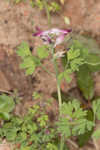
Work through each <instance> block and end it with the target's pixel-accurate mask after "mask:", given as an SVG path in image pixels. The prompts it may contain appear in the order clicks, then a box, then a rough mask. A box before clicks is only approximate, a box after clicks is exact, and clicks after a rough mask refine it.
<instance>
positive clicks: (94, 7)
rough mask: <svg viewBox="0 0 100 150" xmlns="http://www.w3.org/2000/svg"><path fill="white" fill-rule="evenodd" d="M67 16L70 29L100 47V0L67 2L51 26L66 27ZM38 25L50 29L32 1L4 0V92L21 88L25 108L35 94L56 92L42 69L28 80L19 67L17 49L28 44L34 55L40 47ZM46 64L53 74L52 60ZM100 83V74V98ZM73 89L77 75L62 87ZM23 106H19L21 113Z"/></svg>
mask: <svg viewBox="0 0 100 150" xmlns="http://www.w3.org/2000/svg"><path fill="white" fill-rule="evenodd" d="M63 16H67V17H69V19H70V21H71V24H70V26H68V27H71V28H73V31H76V32H79V33H88V32H89V33H90V35H91V36H92V37H95V38H96V39H97V41H98V44H100V0H88V1H87V0H77V1H75V0H66V2H65V5H64V6H63V9H62V11H61V12H60V13H58V14H56V15H52V18H51V27H58V28H65V27H66V24H65V23H64V20H63ZM36 25H38V26H39V27H41V29H44V30H45V29H48V28H49V27H48V23H47V18H46V16H45V13H44V11H42V12H41V11H40V10H37V8H32V7H31V6H30V5H29V3H28V2H26V3H20V4H18V5H14V4H13V3H11V2H9V1H6V0H0V37H1V38H0V90H1V91H3V90H4V91H9V90H14V89H18V94H19V96H20V97H22V98H23V100H24V101H23V104H24V106H25V107H26V106H30V105H32V104H33V102H32V101H31V100H32V93H33V92H34V91H39V92H43V94H44V95H45V98H49V97H50V95H51V93H52V92H54V91H55V90H56V81H55V79H53V78H52V77H50V76H49V75H48V74H47V73H44V71H42V70H41V69H40V68H39V69H37V71H36V77H26V76H25V73H24V71H23V70H21V69H20V68H19V64H20V58H19V57H18V56H17V55H16V53H15V52H16V47H17V46H18V45H19V44H20V43H21V42H22V41H27V42H28V43H29V45H30V46H32V47H33V49H34V51H33V54H34V53H35V52H36V46H37V45H38V44H40V42H39V40H38V39H37V38H33V37H32V32H33V28H34V26H36ZM44 64H45V65H46V66H47V67H48V68H50V70H51V71H53V67H52V65H51V64H50V62H49V61H48V60H47V61H45V62H44ZM99 80H100V75H99V74H97V75H96V77H95V83H96V86H95V91H96V94H97V95H99V96H100V84H99ZM73 87H76V81H75V77H74V75H73V80H72V82H71V83H70V84H69V85H68V84H66V83H63V84H62V90H64V91H65V92H67V91H68V90H70V89H72V88H73ZM23 104H22V105H23ZM28 104H29V105H28ZM22 105H21V106H18V110H17V111H18V113H20V108H21V109H22ZM23 108H24V107H23ZM23 111H24V110H23ZM92 147H93V146H92ZM92 147H89V146H88V147H85V148H83V149H82V150H96V149H95V148H92ZM0 150H8V149H6V148H5V149H4V147H3V149H2V146H0ZM98 150H99V149H98Z"/></svg>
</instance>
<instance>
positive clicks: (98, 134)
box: [92, 129, 100, 139]
mask: <svg viewBox="0 0 100 150" xmlns="http://www.w3.org/2000/svg"><path fill="white" fill-rule="evenodd" d="M92 137H93V138H96V139H100V129H97V130H96V131H94V133H93V134H92Z"/></svg>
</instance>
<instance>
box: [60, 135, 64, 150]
mask: <svg viewBox="0 0 100 150" xmlns="http://www.w3.org/2000/svg"><path fill="white" fill-rule="evenodd" d="M63 148H64V136H61V141H60V150H63Z"/></svg>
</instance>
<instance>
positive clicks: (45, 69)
mask: <svg viewBox="0 0 100 150" xmlns="http://www.w3.org/2000/svg"><path fill="white" fill-rule="evenodd" d="M40 66H41V68H42V69H43V70H44V71H46V72H47V73H48V74H49V75H51V76H53V77H54V74H53V73H51V72H50V71H49V70H48V69H47V68H46V67H45V66H43V65H42V64H41V65H40Z"/></svg>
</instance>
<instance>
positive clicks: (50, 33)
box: [33, 28, 72, 47]
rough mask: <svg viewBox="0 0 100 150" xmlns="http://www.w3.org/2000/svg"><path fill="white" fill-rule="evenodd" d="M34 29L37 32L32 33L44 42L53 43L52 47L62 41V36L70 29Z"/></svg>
mask: <svg viewBox="0 0 100 150" xmlns="http://www.w3.org/2000/svg"><path fill="white" fill-rule="evenodd" d="M36 29H37V32H36V33H34V34H33V36H38V37H40V38H41V39H42V40H43V42H44V44H53V45H54V47H56V46H57V45H59V44H60V43H62V42H63V41H64V37H65V36H66V35H67V34H68V33H69V32H71V31H72V30H71V29H65V30H61V29H57V28H53V29H50V30H46V31H41V30H40V29H39V28H36Z"/></svg>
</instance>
